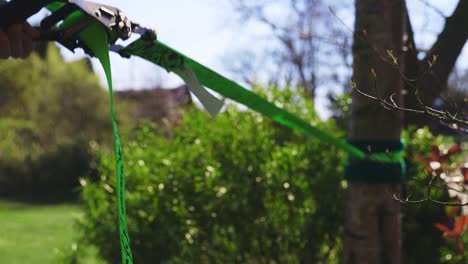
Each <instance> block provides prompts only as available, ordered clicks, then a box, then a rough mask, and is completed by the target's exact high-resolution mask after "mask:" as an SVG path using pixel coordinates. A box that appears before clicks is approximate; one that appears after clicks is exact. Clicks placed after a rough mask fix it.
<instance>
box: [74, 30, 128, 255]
mask: <svg viewBox="0 0 468 264" xmlns="http://www.w3.org/2000/svg"><path fill="white" fill-rule="evenodd" d="M81 34H83V37H81V40H82V41H83V42H84V43H85V44H86V46H87V47H88V48H89V49H90V50H92V51H93V53H94V55H95V56H96V58H98V59H99V61H100V62H101V65H102V67H103V68H104V72H105V73H106V78H107V85H108V86H109V97H110V112H111V119H112V129H113V133H114V145H115V160H116V169H117V206H118V210H119V211H118V212H119V233H120V247H121V250H122V263H124V264H133V257H132V250H131V248H130V237H129V234H128V228H127V214H126V209H125V174H124V162H123V154H122V145H121V143H120V137H119V131H118V128H117V123H116V121H115V114H114V93H113V90H112V73H111V66H110V59H109V43H108V40H107V31H106V30H105V29H104V27H103V26H102V25H100V24H97V23H96V24H93V25H91V26H90V27H88V28H87V29H86V30H84V31H83V32H82V33H81Z"/></svg>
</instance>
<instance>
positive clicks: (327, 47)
mask: <svg viewBox="0 0 468 264" xmlns="http://www.w3.org/2000/svg"><path fill="white" fill-rule="evenodd" d="M232 3H233V6H234V7H235V8H236V10H237V11H238V13H239V14H240V15H241V16H242V19H243V21H255V22H260V23H261V24H263V25H266V26H267V27H268V28H269V29H270V30H271V35H272V37H273V40H274V41H273V44H270V45H268V49H269V50H267V54H264V56H265V57H266V58H265V59H264V60H261V66H259V67H258V68H259V69H257V66H255V62H254V61H255V60H252V58H255V55H253V54H247V56H245V57H244V59H242V58H243V57H242V56H240V58H241V59H240V60H241V61H242V62H241V64H240V67H238V68H234V69H233V70H234V71H235V72H237V73H240V74H241V76H243V79H244V80H245V81H247V82H252V81H254V79H255V77H257V76H251V73H252V72H258V70H265V69H268V70H270V71H271V72H270V73H269V75H270V76H271V78H272V79H271V80H270V81H272V82H274V83H277V82H279V83H281V82H283V81H284V82H285V83H287V84H288V85H292V86H294V87H297V88H299V89H303V91H304V93H305V94H306V95H307V96H308V97H309V98H311V99H314V98H315V96H316V93H317V88H318V87H319V86H320V85H321V84H323V83H328V85H330V84H331V83H335V84H336V83H338V84H339V85H341V86H342V84H343V83H346V84H348V83H349V76H347V75H346V74H345V76H344V77H343V76H340V75H338V74H337V68H342V69H346V67H348V68H349V67H350V59H351V52H350V49H349V48H350V44H351V42H350V36H349V34H348V33H347V32H346V29H345V28H343V27H342V26H341V25H339V23H334V22H336V20H335V18H333V17H332V16H330V15H329V14H330V12H329V10H328V6H327V5H326V3H325V2H324V1H322V0H276V1H258V0H254V1H251V0H250V1H249V0H233V1H232ZM236 60H237V59H236ZM265 62H268V63H270V64H271V65H273V66H272V67H270V66H269V65H266V64H267V63H265ZM231 68H232V66H231ZM343 71H345V70H343Z"/></svg>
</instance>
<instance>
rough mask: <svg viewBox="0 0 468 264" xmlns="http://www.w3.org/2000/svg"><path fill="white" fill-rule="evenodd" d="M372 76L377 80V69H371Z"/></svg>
mask: <svg viewBox="0 0 468 264" xmlns="http://www.w3.org/2000/svg"><path fill="white" fill-rule="evenodd" d="M371 73H372V76H374V79H377V73H376V72H375V69H374V68H372V69H371Z"/></svg>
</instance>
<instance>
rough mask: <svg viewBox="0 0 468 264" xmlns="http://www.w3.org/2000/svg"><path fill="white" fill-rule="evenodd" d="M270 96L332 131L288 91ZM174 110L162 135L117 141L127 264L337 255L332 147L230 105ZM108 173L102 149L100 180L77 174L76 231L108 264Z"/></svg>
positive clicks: (112, 250) (113, 252) (338, 161)
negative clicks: (79, 206) (79, 205)
mask: <svg viewBox="0 0 468 264" xmlns="http://www.w3.org/2000/svg"><path fill="white" fill-rule="evenodd" d="M276 96H277V97H278V96H279V93H278V94H276ZM279 98H280V99H279V100H277V101H278V102H285V101H286V102H288V106H290V107H289V108H290V109H291V110H293V111H297V110H298V109H302V111H301V112H300V114H301V115H302V116H304V117H308V120H311V122H314V123H315V124H318V125H319V126H320V127H323V128H325V129H327V130H328V131H331V132H336V129H335V128H334V126H333V124H332V123H323V122H321V121H319V119H318V117H317V116H316V115H315V114H314V112H313V111H312V109H313V107H312V105H310V104H308V103H306V102H305V101H303V100H302V99H301V98H296V97H294V96H293V94H292V92H290V91H289V92H288V93H286V94H285V95H284V97H283V98H281V97H279ZM183 116H184V118H183V120H181V122H180V124H179V126H178V127H177V128H175V129H174V130H172V131H170V133H167V132H164V131H161V130H160V129H158V128H156V127H154V126H152V125H148V124H147V125H143V126H142V127H141V128H140V129H139V130H138V131H137V132H136V133H135V135H134V139H133V140H129V139H127V140H125V139H124V141H127V142H128V143H127V144H125V146H124V159H125V164H126V174H127V194H126V195H127V197H126V198H127V210H128V218H129V230H130V235H131V240H132V245H133V248H134V257H135V262H136V263H233V262H236V263H280V262H281V263H298V262H300V261H304V262H305V263H336V262H337V261H338V258H337V257H338V252H339V249H340V247H341V244H340V239H339V237H340V234H341V232H342V227H341V223H342V214H343V210H342V208H341V207H342V196H343V188H344V185H343V181H342V179H341V174H342V171H343V157H344V156H343V153H342V152H341V151H339V150H337V149H336V148H334V147H330V146H328V145H323V144H320V142H318V141H317V140H314V139H311V138H307V137H304V136H302V135H300V134H297V133H294V132H292V131H291V130H289V129H287V128H283V127H281V126H278V125H276V124H273V123H272V122H270V121H269V120H266V119H264V118H263V117H262V116H260V115H258V114H255V113H252V112H250V111H239V110H238V109H235V108H233V107H230V108H229V109H228V110H227V111H226V112H224V113H221V114H220V116H219V117H217V118H216V119H214V120H213V119H211V118H210V117H208V115H207V114H206V113H203V112H200V111H198V110H194V109H192V110H186V111H185V112H184V115H183ZM168 134H170V136H169V137H168ZM114 172H115V166H114V159H113V156H112V155H104V156H103V158H102V160H101V162H100V166H99V175H100V180H99V181H98V182H90V181H87V180H82V184H83V185H84V188H83V196H82V197H83V202H84V205H85V206H84V208H85V218H84V221H82V222H81V226H82V230H83V233H84V234H86V239H87V240H88V242H90V243H92V244H95V245H96V246H97V247H98V248H99V250H100V254H101V255H102V256H103V257H104V258H105V259H106V260H108V261H109V263H119V261H120V246H119V241H118V232H117V226H116V223H117V211H116V210H115V209H116V200H115V175H114Z"/></svg>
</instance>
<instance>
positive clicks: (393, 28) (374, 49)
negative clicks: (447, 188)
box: [343, 0, 406, 264]
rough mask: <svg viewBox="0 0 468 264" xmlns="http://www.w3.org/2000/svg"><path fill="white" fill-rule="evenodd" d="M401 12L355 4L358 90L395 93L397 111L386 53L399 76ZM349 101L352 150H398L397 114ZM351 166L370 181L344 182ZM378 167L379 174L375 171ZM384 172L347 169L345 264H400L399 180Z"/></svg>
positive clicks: (371, 2)
mask: <svg viewBox="0 0 468 264" xmlns="http://www.w3.org/2000/svg"><path fill="white" fill-rule="evenodd" d="M404 6H405V5H404V1H399V0H356V16H355V17H356V20H355V33H354V44H353V57H354V63H353V79H354V81H355V82H356V84H357V88H358V89H360V90H361V91H363V92H365V93H368V94H371V95H378V96H381V97H388V96H390V95H391V94H393V93H395V94H396V95H397V96H396V101H397V103H399V104H400V105H401V101H402V99H401V96H400V94H401V89H402V86H403V82H402V80H401V78H400V75H399V73H398V71H397V70H396V69H395V67H394V66H393V65H392V64H391V61H392V60H391V59H390V57H389V55H388V52H387V51H391V52H392V53H393V54H394V56H395V57H396V58H397V59H398V64H399V68H400V70H401V71H403V70H404V69H403V68H404V62H403V60H402V58H403V56H402V39H403V30H404V25H405V20H406V16H405V15H404ZM389 61H390V63H389ZM372 71H374V72H375V74H376V76H377V77H376V78H374V76H373V73H372ZM352 99H353V101H352V113H351V124H350V131H349V132H350V133H349V136H350V141H351V142H359V143H355V144H356V146H358V147H360V148H361V149H363V150H364V151H367V152H370V153H372V152H384V151H386V150H388V149H389V148H391V147H390V145H396V144H400V136H401V129H402V124H403V114H402V113H401V112H397V111H388V110H386V109H384V108H383V107H382V106H381V105H379V104H378V103H377V102H376V101H373V100H370V99H367V98H366V97H364V96H361V95H359V94H358V93H357V92H356V91H353V94H352ZM386 146H389V147H388V148H387V147H386ZM353 166H361V167H360V168H361V170H360V171H359V174H361V173H362V174H368V175H366V176H365V177H357V178H356V177H354V178H353V177H350V176H348V171H349V170H348V169H350V168H351V167H353ZM379 166H380V169H375V168H378V167H379ZM386 166H389V168H390V167H391V166H392V165H383V164H375V163H374V164H372V163H371V162H367V161H363V160H355V159H353V158H350V165H348V168H347V179H348V180H349V185H348V186H349V187H348V190H347V199H346V215H347V218H346V223H345V237H344V256H343V258H344V261H343V263H345V264H354V263H359V264H365V263H369V264H374V263H375V264H377V263H392V264H397V263H401V234H400V228H401V227H400V226H401V223H400V204H399V202H397V201H395V200H394V199H393V197H392V195H393V194H399V193H400V192H401V186H400V180H401V178H399V177H400V175H395V177H393V178H392V177H390V178H389V177H388V175H387V176H385V177H382V175H383V174H389V171H390V172H391V173H393V172H392V171H391V170H387V167H386ZM362 168H373V170H370V169H369V170H367V169H362ZM397 169H398V167H397ZM391 173H390V174H391ZM400 173H401V172H400ZM381 174H382V175H381ZM396 174H398V172H397V173H396ZM390 176H392V175H390Z"/></svg>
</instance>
